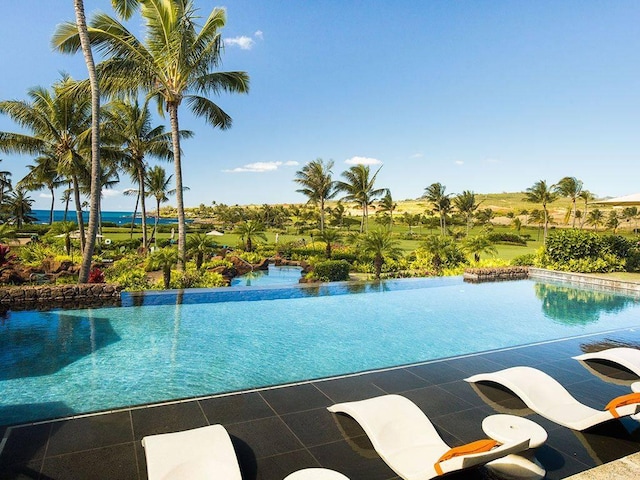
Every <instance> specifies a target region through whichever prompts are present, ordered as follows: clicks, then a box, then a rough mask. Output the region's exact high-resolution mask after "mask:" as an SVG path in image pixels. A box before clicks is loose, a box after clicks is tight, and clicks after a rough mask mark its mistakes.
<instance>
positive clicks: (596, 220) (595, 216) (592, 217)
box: [587, 208, 604, 232]
mask: <svg viewBox="0 0 640 480" xmlns="http://www.w3.org/2000/svg"><path fill="white" fill-rule="evenodd" d="M587 223H588V224H589V225H593V227H594V228H595V230H596V232H597V231H598V227H601V226H602V225H603V224H604V213H603V212H602V210H600V209H599V208H594V209H593V210H591V211H590V212H589V215H587Z"/></svg>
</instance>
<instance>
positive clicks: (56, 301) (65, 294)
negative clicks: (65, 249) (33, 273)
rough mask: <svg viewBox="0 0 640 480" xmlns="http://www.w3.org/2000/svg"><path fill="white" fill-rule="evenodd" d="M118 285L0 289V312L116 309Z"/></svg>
mask: <svg viewBox="0 0 640 480" xmlns="http://www.w3.org/2000/svg"><path fill="white" fill-rule="evenodd" d="M121 290H122V288H121V287H120V286H119V285H113V284H110V283H86V284H80V285H29V286H15V287H3V288H0V309H1V310H49V309H52V308H61V307H64V308H69V307H95V306H112V305H120V291H121Z"/></svg>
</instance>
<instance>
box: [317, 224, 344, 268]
mask: <svg viewBox="0 0 640 480" xmlns="http://www.w3.org/2000/svg"><path fill="white" fill-rule="evenodd" d="M341 237H342V235H340V232H339V231H338V230H337V229H335V228H326V229H325V230H324V231H322V232H320V235H318V240H320V241H321V242H324V243H325V244H326V248H325V252H326V255H327V258H328V259H329V260H331V246H332V244H334V243H336V242H339V241H340V238H341Z"/></svg>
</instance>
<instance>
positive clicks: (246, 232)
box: [235, 220, 267, 252]
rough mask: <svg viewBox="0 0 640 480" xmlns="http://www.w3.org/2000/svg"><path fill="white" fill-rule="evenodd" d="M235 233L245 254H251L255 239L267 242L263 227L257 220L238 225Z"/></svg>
mask: <svg viewBox="0 0 640 480" xmlns="http://www.w3.org/2000/svg"><path fill="white" fill-rule="evenodd" d="M235 232H236V233H237V234H238V235H240V238H241V239H242V241H243V242H244V244H245V249H246V251H247V252H253V241H254V239H255V238H259V239H261V240H264V241H265V242H266V241H267V236H266V235H265V233H264V225H262V223H261V222H259V221H257V220H247V221H246V222H243V223H241V224H239V225H238V226H237V227H236V229H235Z"/></svg>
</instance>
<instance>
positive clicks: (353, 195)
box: [336, 164, 387, 233]
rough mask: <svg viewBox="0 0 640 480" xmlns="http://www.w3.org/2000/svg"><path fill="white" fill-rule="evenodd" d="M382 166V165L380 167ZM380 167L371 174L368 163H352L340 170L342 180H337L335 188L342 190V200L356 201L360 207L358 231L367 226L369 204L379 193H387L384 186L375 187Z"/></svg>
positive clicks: (363, 229)
mask: <svg viewBox="0 0 640 480" xmlns="http://www.w3.org/2000/svg"><path fill="white" fill-rule="evenodd" d="M380 168H382V167H380ZM380 168H378V170H376V172H375V173H374V174H373V175H371V171H370V169H369V166H368V165H362V164H358V165H354V166H353V167H351V168H349V169H348V170H346V171H344V172H342V177H343V178H344V181H337V182H336V188H337V189H338V191H340V192H344V193H345V196H344V197H342V200H346V201H349V202H355V203H357V204H358V205H359V206H360V208H361V209H362V220H361V222H360V233H362V232H364V231H365V230H367V229H368V228H369V224H368V218H369V205H371V203H372V202H373V201H374V200H375V199H376V198H378V197H380V196H381V195H384V194H385V193H387V189H386V188H375V182H376V177H377V176H378V173H379V172H380Z"/></svg>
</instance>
